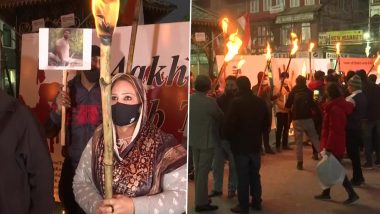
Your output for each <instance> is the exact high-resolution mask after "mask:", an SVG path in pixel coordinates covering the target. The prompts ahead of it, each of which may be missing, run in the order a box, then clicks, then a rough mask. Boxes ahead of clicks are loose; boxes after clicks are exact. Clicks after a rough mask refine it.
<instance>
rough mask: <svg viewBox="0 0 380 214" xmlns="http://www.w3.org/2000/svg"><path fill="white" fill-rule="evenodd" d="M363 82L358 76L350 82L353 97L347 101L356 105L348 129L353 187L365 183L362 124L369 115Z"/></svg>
mask: <svg viewBox="0 0 380 214" xmlns="http://www.w3.org/2000/svg"><path fill="white" fill-rule="evenodd" d="M361 89H362V81H361V79H360V77H359V76H358V75H355V76H353V77H351V78H350V79H349V80H348V90H349V91H350V93H351V95H349V96H348V97H346V101H348V102H351V103H352V104H353V105H354V111H353V112H352V114H350V115H349V116H348V121H347V128H346V144H347V154H348V156H349V157H350V159H351V162H352V179H351V183H352V185H353V186H360V185H361V184H362V183H363V182H364V177H363V173H362V168H361V165H360V145H361V142H362V137H361V136H362V124H363V122H364V118H365V117H366V114H367V97H366V96H365V95H364V94H363V92H362V90H361Z"/></svg>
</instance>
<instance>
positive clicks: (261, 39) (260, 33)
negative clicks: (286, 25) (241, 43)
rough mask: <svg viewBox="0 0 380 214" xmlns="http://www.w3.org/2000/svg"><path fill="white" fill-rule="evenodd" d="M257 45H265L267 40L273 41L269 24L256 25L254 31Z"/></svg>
mask: <svg viewBox="0 0 380 214" xmlns="http://www.w3.org/2000/svg"><path fill="white" fill-rule="evenodd" d="M256 39H257V44H256V45H257V47H265V46H266V45H267V42H272V41H273V35H272V32H271V31H270V28H269V26H259V27H257V33H256Z"/></svg>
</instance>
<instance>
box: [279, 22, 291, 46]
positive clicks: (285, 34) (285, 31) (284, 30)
mask: <svg viewBox="0 0 380 214" xmlns="http://www.w3.org/2000/svg"><path fill="white" fill-rule="evenodd" d="M291 32H292V25H291V24H288V25H283V26H282V27H281V44H282V45H289V44H290V40H289V37H290V33H291Z"/></svg>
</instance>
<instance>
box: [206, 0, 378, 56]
mask: <svg viewBox="0 0 380 214" xmlns="http://www.w3.org/2000/svg"><path fill="white" fill-rule="evenodd" d="M371 1H373V3H372V4H373V6H376V8H377V10H378V13H377V15H376V18H377V17H379V18H378V20H379V22H378V23H379V24H380V16H379V14H380V1H378V0H371ZM202 2H203V4H202V5H201V6H204V7H206V8H209V9H211V10H213V11H216V12H218V13H219V14H223V15H224V14H227V15H229V16H230V17H234V18H237V17H239V16H241V15H242V14H244V13H249V14H250V23H251V25H250V26H251V37H252V47H251V50H252V51H251V54H262V53H264V52H265V47H266V45H267V43H270V44H271V46H272V49H273V51H274V52H275V53H276V54H275V56H277V57H288V56H289V52H290V49H291V41H290V33H291V32H294V33H296V34H297V35H298V40H299V52H298V53H297V56H301V57H302V56H303V55H305V54H307V50H308V47H309V43H310V42H314V43H315V44H316V48H315V51H316V54H315V56H316V57H329V56H330V55H329V54H328V53H330V52H334V51H335V44H336V42H338V41H336V40H334V39H332V40H331V41H334V42H325V40H326V38H327V37H328V38H330V35H333V36H332V37H333V38H335V39H336V38H338V37H337V36H334V35H339V38H340V39H341V40H339V41H340V42H342V43H344V44H345V45H344V51H346V52H345V53H346V56H365V51H364V50H365V47H366V40H365V39H364V38H363V37H364V33H365V32H366V31H367V30H368V20H369V4H370V1H369V0H203V1H202ZM374 23H375V20H374V18H373V24H374ZM379 24H377V25H376V26H377V30H376V27H373V29H374V30H375V31H377V32H379V31H380V30H379V29H380V27H379V26H380V25H379ZM372 32H373V31H372ZM377 35H378V34H373V36H374V37H376V36H377ZM350 38H351V39H350ZM352 38H354V39H352ZM320 40H323V41H322V42H321V41H320ZM329 41H330V40H329ZM372 45H374V44H372ZM375 49H376V48H374V47H372V52H371V54H372V55H373V53H374V51H375ZM371 54H370V55H371Z"/></svg>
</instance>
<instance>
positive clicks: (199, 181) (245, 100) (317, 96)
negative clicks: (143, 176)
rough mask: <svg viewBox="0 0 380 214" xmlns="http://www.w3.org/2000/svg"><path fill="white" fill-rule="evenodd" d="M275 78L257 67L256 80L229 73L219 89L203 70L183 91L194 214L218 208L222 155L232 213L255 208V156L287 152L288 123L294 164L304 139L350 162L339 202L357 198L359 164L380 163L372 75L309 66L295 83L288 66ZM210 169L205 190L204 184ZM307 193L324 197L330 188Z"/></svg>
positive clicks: (377, 93)
mask: <svg viewBox="0 0 380 214" xmlns="http://www.w3.org/2000/svg"><path fill="white" fill-rule="evenodd" d="M279 77H280V81H279V83H278V84H274V85H273V84H271V83H270V82H271V81H270V80H269V78H268V76H267V75H266V74H265V73H264V72H259V73H258V75H257V80H258V81H257V84H256V85H254V86H253V87H252V88H251V83H250V80H249V79H248V78H247V77H246V76H240V77H236V76H228V77H227V78H226V79H225V88H224V91H223V93H221V92H215V91H212V90H211V89H212V88H214V87H212V81H211V80H210V78H209V77H208V76H204V75H199V76H197V78H196V79H195V81H194V84H193V85H194V90H192V89H191V92H192V95H190V121H189V124H190V129H189V149H190V151H191V152H192V156H191V157H189V173H190V177H189V178H192V177H191V176H194V183H195V210H196V211H197V212H203V211H211V210H217V209H218V206H216V205H213V204H212V200H211V198H212V197H216V196H221V195H223V192H222V185H223V177H224V163H225V161H226V160H227V161H228V166H229V170H228V172H229V176H228V185H227V186H228V193H227V196H228V198H233V197H234V196H235V195H237V198H238V202H239V203H238V205H237V206H236V207H233V208H231V211H232V212H235V213H248V212H249V207H250V206H251V207H252V208H253V209H255V210H261V209H262V206H261V202H262V198H261V194H262V190H261V181H260V167H261V155H264V154H270V155H274V154H276V153H280V152H282V151H283V150H293V148H291V147H290V145H289V142H288V141H289V140H288V139H289V129H290V127H291V125H292V127H293V131H294V141H295V153H296V158H295V159H296V165H295V167H296V169H298V170H303V169H304V165H303V145H304V144H305V142H311V145H312V148H313V155H312V159H314V160H320V159H321V157H322V155H327V156H329V155H333V156H334V157H335V158H336V159H337V160H338V161H339V162H341V161H342V159H343V158H345V157H347V158H349V159H350V160H351V162H352V171H353V174H352V176H351V179H349V178H348V176H347V175H346V176H345V178H344V181H343V187H344V188H345V190H346V191H347V194H348V198H347V200H345V201H344V202H343V203H344V204H350V203H353V202H355V201H357V200H358V199H359V196H358V194H357V193H356V192H355V190H354V187H357V186H360V185H362V184H363V183H364V182H365V178H364V176H363V172H362V168H364V169H372V168H373V167H374V165H376V166H380V143H379V140H380V111H379V109H380V99H379V98H380V86H379V85H377V84H376V75H369V76H367V73H366V71H365V70H358V71H349V72H347V74H346V75H343V73H342V72H341V73H340V74H338V73H336V72H335V70H332V69H329V70H328V71H327V74H326V73H325V72H323V71H316V72H315V73H314V75H313V77H310V78H309V80H308V79H307V78H306V77H304V76H301V75H299V76H298V77H297V78H296V79H295V85H294V86H293V85H292V81H290V80H289V74H288V73H287V72H282V73H281V74H280V75H279ZM272 112H274V114H275V118H276V119H275V124H276V125H275V127H276V129H275V143H274V145H275V148H274V147H273V148H272V147H271V145H270V144H271V143H270V138H269V135H270V132H271V127H272ZM304 135H305V136H304ZM361 151H364V156H365V162H364V164H362V163H361ZM374 153H375V157H376V159H373V156H374ZM191 162H193V165H192V164H191ZM192 166H194V167H192ZM210 171H212V175H213V187H212V188H213V189H212V190H209V189H208V185H207V181H208V174H209V172H210ZM250 196H251V201H250ZM314 198H315V199H318V200H328V199H330V188H328V189H325V190H323V191H322V193H321V194H318V195H315V197H314Z"/></svg>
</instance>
